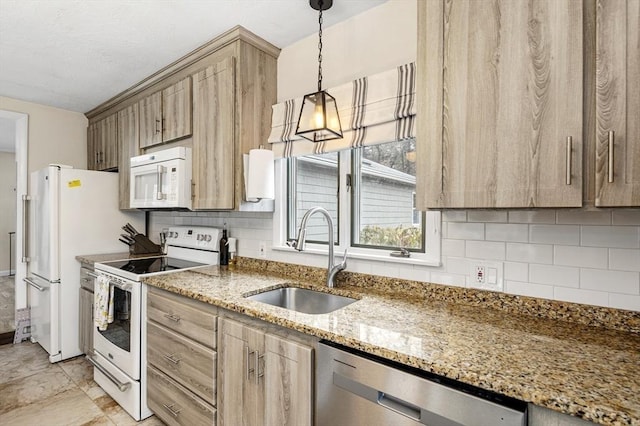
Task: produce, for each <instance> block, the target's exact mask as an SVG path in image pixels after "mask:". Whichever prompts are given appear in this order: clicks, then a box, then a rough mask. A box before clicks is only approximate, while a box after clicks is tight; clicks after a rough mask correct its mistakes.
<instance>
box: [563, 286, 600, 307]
mask: <svg viewBox="0 0 640 426" xmlns="http://www.w3.org/2000/svg"><path fill="white" fill-rule="evenodd" d="M553 298H554V299H556V300H564V301H567V302H573V303H584V304H587V305H596V306H609V293H607V292H606V291H594V290H583V289H578V288H568V287H554V288H553Z"/></svg>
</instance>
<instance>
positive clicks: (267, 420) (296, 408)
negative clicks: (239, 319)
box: [259, 334, 313, 426]
mask: <svg viewBox="0 0 640 426" xmlns="http://www.w3.org/2000/svg"><path fill="white" fill-rule="evenodd" d="M264 362H265V365H264V391H263V392H264V409H265V412H264V423H263V424H265V425H267V426H269V425H274V426H275V425H296V426H304V425H309V426H311V425H312V424H313V380H312V378H313V370H312V369H313V353H312V349H311V348H309V347H307V346H303V345H300V344H298V343H296V342H292V341H288V340H285V339H282V338H280V337H278V336H274V335H271V334H267V335H266V336H265V353H264ZM259 375H260V372H259Z"/></svg>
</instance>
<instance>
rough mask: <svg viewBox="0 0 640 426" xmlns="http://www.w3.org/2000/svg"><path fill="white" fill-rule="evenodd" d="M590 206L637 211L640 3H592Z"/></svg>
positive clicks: (639, 178)
mask: <svg viewBox="0 0 640 426" xmlns="http://www.w3.org/2000/svg"><path fill="white" fill-rule="evenodd" d="M595 80H596V150H595V151H596V153H595V155H596V159H595V166H596V196H595V204H596V206H599V207H606V206H640V120H638V116H639V114H640V85H639V84H638V82H640V0H620V1H604V0H599V1H598V2H597V10H596V73H595Z"/></svg>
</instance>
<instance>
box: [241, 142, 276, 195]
mask: <svg viewBox="0 0 640 426" xmlns="http://www.w3.org/2000/svg"><path fill="white" fill-rule="evenodd" d="M248 163H249V164H248V165H247V172H248V173H247V200H252V199H258V198H260V199H264V198H269V199H274V197H275V188H274V186H275V177H274V167H273V151H271V150H269V149H252V150H250V151H249V161H248Z"/></svg>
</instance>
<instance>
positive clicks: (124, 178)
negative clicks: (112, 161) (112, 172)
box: [118, 104, 140, 210]
mask: <svg viewBox="0 0 640 426" xmlns="http://www.w3.org/2000/svg"><path fill="white" fill-rule="evenodd" d="M139 138H140V134H139V131H138V104H133V105H129V106H128V107H127V108H125V109H123V110H120V111H118V152H119V153H120V158H119V160H118V179H119V182H120V183H119V185H120V189H119V193H120V197H119V199H120V201H119V207H120V210H127V209H130V208H131V207H130V206H129V204H130V197H129V181H130V173H129V171H130V168H131V167H130V161H129V159H130V158H131V157H135V156H136V155H138V152H139V151H138V140H139Z"/></svg>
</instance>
